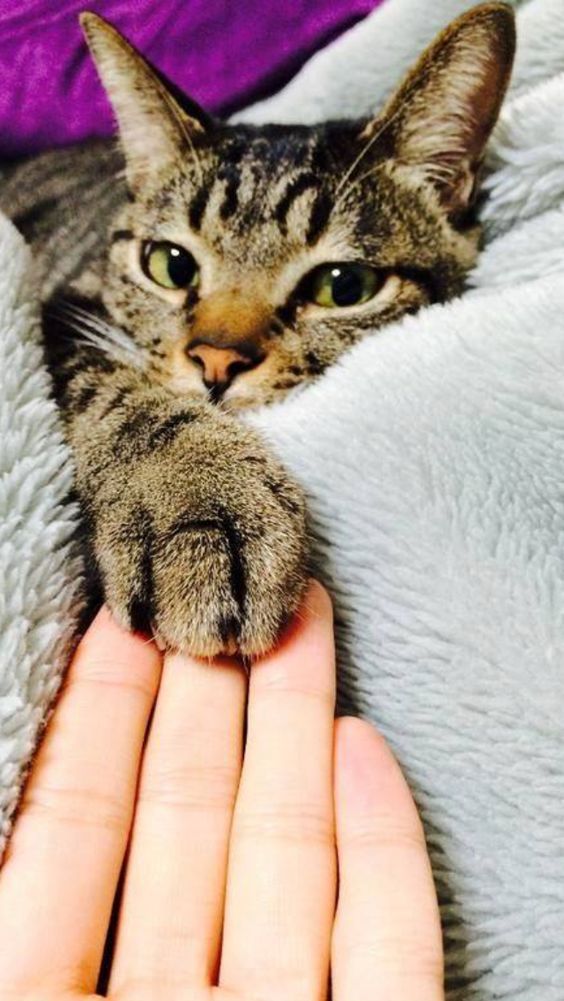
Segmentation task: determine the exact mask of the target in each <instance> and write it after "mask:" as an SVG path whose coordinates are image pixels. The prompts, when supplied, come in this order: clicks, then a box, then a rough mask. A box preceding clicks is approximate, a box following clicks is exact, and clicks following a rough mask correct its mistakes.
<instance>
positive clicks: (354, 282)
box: [301, 263, 387, 309]
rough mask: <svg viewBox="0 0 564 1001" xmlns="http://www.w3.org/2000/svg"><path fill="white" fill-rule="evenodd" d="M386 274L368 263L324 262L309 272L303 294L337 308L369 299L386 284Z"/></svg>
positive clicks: (312, 299) (313, 300)
mask: <svg viewBox="0 0 564 1001" xmlns="http://www.w3.org/2000/svg"><path fill="white" fill-rule="evenodd" d="M386 278H387V274H386V272H385V271H378V270H376V268H371V267H370V265H368V264H356V263H343V264H322V265H320V267H318V268H315V269H314V270H313V271H311V272H310V274H309V275H307V277H306V279H305V282H304V285H303V288H302V290H301V291H302V295H303V298H304V299H307V300H309V301H310V302H315V303H316V304H317V305H318V306H326V307H327V308H330V309H334V308H335V307H340V308H343V307H345V306H359V305H361V303H363V302H368V300H369V299H372V297H373V296H375V295H376V293H377V292H379V291H380V289H381V288H382V287H383V286H384V283H385V281H386Z"/></svg>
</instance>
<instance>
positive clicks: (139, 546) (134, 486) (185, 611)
mask: <svg viewBox="0 0 564 1001" xmlns="http://www.w3.org/2000/svg"><path fill="white" fill-rule="evenodd" d="M181 437H182V440H178V441H176V442H175V443H174V445H173V446H172V447H169V448H165V449H163V451H162V452H161V453H160V454H159V455H158V456H156V457H155V456H153V457H152V459H151V460H150V461H149V460H147V461H145V462H144V463H141V464H140V465H139V466H138V467H137V468H136V470H135V473H134V474H133V476H132V477H131V478H130V480H129V482H127V483H126V482H122V483H119V482H115V483H113V484H111V483H109V484H108V486H107V489H106V491H105V494H106V496H105V499H104V500H102V498H101V499H100V502H99V504H98V507H99V513H98V516H97V519H96V521H97V525H96V537H95V554H96V559H97V563H98V566H99V568H100V571H101V577H102V581H103V587H104V592H105V598H106V601H107V603H108V604H109V606H110V607H111V609H112V611H113V613H114V615H115V616H116V618H117V619H118V620H119V621H120V622H122V623H123V624H124V625H126V626H128V627H129V628H132V629H136V630H142V631H145V632H152V633H153V635H154V636H155V638H156V640H157V642H158V643H159V644H160V645H161V646H163V647H165V648H167V649H172V650H181V651H183V652H186V653H190V654H193V655H195V656H201V657H202V656H203V657H212V656H215V655H217V654H220V653H228V654H233V653H235V652H240V653H242V654H244V655H246V656H256V655H259V654H261V653H264V652H266V651H267V650H268V649H270V648H271V647H272V646H273V645H274V643H275V642H276V639H277V637H278V634H279V632H280V630H281V628H282V627H283V625H284V624H285V622H286V621H287V620H288V618H289V617H290V616H291V615H292V613H293V612H294V611H295V609H296V608H297V606H298V604H299V602H300V599H301V597H302V594H303V592H304V589H305V585H306V577H307V573H306V569H307V544H306V516H305V503H304V499H303V495H302V493H301V491H300V489H299V488H298V487H297V486H296V485H295V484H294V483H293V482H292V481H291V480H290V478H289V477H288V475H287V473H286V472H285V470H284V469H283V467H282V466H281V465H280V464H279V463H278V462H276V461H275V460H274V459H273V458H272V457H271V456H270V455H269V454H268V453H267V451H266V449H265V448H264V446H263V445H262V443H261V442H260V440H259V439H258V438H257V437H256V435H255V434H254V433H252V432H250V431H249V430H248V429H246V428H244V427H242V426H239V425H235V424H234V422H233V423H228V422H226V424H225V426H223V427H221V428H220V429H219V431H218V429H217V427H215V428H213V427H212V428H204V429H201V430H200V431H199V432H198V434H195V433H194V432H193V431H192V430H190V431H189V433H188V434H186V435H184V436H181Z"/></svg>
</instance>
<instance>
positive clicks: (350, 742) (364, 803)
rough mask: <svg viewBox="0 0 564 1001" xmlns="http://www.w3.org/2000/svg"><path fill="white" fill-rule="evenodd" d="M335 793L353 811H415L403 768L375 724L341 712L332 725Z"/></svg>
mask: <svg viewBox="0 0 564 1001" xmlns="http://www.w3.org/2000/svg"><path fill="white" fill-rule="evenodd" d="M335 788H336V796H337V798H338V799H340V800H342V801H343V803H344V804H345V806H346V808H347V809H352V810H354V811H355V812H359V811H363V812H364V811H367V812H370V811H372V810H374V809H378V810H386V811H387V810H390V811H392V812H397V811H400V812H401V813H402V814H404V815H405V813H406V812H407V813H409V814H410V815H411V814H413V815H415V814H416V808H415V804H414V802H413V798H412V795H411V792H410V790H409V787H408V785H407V782H406V780H405V777H404V775H403V772H402V770H401V768H400V766H399V764H398V762H397V760H396V758H395V756H394V754H393V753H392V751H391V749H390V747H389V746H388V744H387V742H386V740H385V739H384V737H383V736H382V734H381V733H379V732H378V730H377V729H376V727H375V726H373V725H372V724H371V723H369V722H368V721H367V720H363V719H360V718H358V717H355V716H344V717H341V718H340V719H338V720H337V721H336V726H335Z"/></svg>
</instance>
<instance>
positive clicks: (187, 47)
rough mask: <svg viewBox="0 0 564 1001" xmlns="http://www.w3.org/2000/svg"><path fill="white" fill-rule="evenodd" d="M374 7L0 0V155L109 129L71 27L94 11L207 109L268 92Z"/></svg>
mask: <svg viewBox="0 0 564 1001" xmlns="http://www.w3.org/2000/svg"><path fill="white" fill-rule="evenodd" d="M379 2H380V0H293V2H291V3H287V2H286V3H281V2H278V3H276V2H272V3H264V2H263V0H239V2H238V3H237V2H234V0H232V2H229V0H223V2H221V0H168V2H160V3H155V0H98V2H96V0H95V2H93V3H89V2H88V0H83V2H79V0H57V2H56V3H54V2H53V0H20V2H19V3H13V0H0V79H1V80H2V88H1V91H0V157H2V158H4V159H5V158H7V157H16V156H21V155H25V154H28V153H33V152H36V151H39V150H42V149H48V148H50V147H52V146H61V145H65V144H67V143H72V142H77V141H79V140H81V139H86V138H88V137H91V136H103V135H108V134H110V133H111V132H112V131H113V124H112V115H111V111H110V108H109V106H108V103H107V101H106V99H105V97H104V94H103V92H102V89H101V86H100V83H99V82H98V78H97V76H96V73H95V70H94V68H93V65H92V63H91V61H90V59H89V57H88V56H87V52H86V47H85V44H84V42H83V40H82V34H81V32H80V28H79V26H78V20H77V15H78V13H79V12H80V11H81V10H84V9H85V7H88V8H89V9H91V10H95V11H96V12H97V13H99V14H102V15H103V16H104V17H106V18H107V19H108V20H109V21H111V22H112V23H113V24H115V25H116V27H117V28H119V29H120V30H121V31H123V33H124V34H125V35H126V36H127V37H128V38H129V39H130V40H131V41H132V42H133V43H134V44H135V45H136V46H137V47H138V48H139V49H140V50H141V51H142V52H143V53H144V54H146V55H147V57H148V58H149V59H150V60H151V61H152V62H153V63H155V64H156V65H157V66H158V67H159V69H162V70H163V72H164V73H165V74H166V75H167V76H168V77H169V78H170V79H171V80H173V81H174V82H175V83H176V84H178V86H179V87H180V88H181V89H182V90H185V91H186V92H187V93H188V94H189V95H190V96H191V97H193V98H195V100H197V101H199V102H200V103H201V104H202V105H203V106H204V107H205V108H207V109H208V110H209V111H212V112H219V113H223V114H225V113H227V112H230V111H233V110H235V109H237V108H239V107H243V106H244V105H245V104H248V103H249V102H250V101H253V100H256V99H258V98H259V97H261V96H264V95H265V94H267V93H269V92H272V91H274V90H276V89H278V88H279V87H280V86H282V84H284V83H285V82H286V81H287V80H288V79H290V77H291V76H292V75H293V74H294V73H295V72H296V71H297V70H298V69H299V67H300V66H301V65H302V64H303V63H304V62H305V60H306V59H307V58H308V57H309V56H310V55H312V54H313V52H315V51H316V50H317V49H319V48H321V47H322V46H323V45H325V44H326V43H327V42H328V41H330V40H331V39H332V38H334V37H336V36H337V35H338V34H339V33H340V32H342V31H344V30H345V29H346V28H348V27H350V26H351V25H352V24H354V23H355V21H357V20H359V18H361V17H363V16H364V15H366V14H368V13H369V12H370V11H371V10H372V9H373V8H374V7H376V6H377V4H378V3H379Z"/></svg>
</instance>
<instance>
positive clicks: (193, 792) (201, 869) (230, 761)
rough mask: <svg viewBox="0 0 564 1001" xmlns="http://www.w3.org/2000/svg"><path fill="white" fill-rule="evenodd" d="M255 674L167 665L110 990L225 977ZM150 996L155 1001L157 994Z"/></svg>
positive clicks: (226, 663) (224, 666) (173, 659)
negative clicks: (232, 846) (231, 868)
mask: <svg viewBox="0 0 564 1001" xmlns="http://www.w3.org/2000/svg"><path fill="white" fill-rule="evenodd" d="M246 692H247V678H246V674H245V671H244V669H243V668H242V666H241V665H240V664H237V663H236V662H235V661H234V660H233V661H230V660H228V659H227V658H226V659H225V660H223V661H215V662H214V664H213V665H210V664H208V663H205V662H202V661H199V660H195V659H192V658H190V657H182V656H180V655H178V656H169V657H167V658H166V659H165V665H164V670H163V676H162V680H161V687H160V690H159V696H158V699H157V704H156V707H155V713H154V717H153V722H152V724H151V731H150V734H149V739H148V743H147V748H146V751H145V755H144V759H143V767H142V771H141V779H140V785H139V796H138V801H137V808H136V813H135V821H134V826H133V831H132V838H131V848H130V854H129V859H128V865H127V872H126V878H125V886H124V895H123V899H122V905H121V909H120V918H119V925H118V932H117V942H116V950H115V956H114V962H113V966H112V977H111V983H110V989H111V992H112V993H116V994H119V995H120V996H121V994H122V993H123V994H124V995H125V994H126V993H127V992H128V991H130V992H133V990H134V989H135V990H136V991H138V990H139V988H140V987H141V986H142V987H143V989H144V990H147V991H149V992H151V991H152V992H153V993H154V995H155V996H157V995H158V994H159V989H160V990H162V989H163V985H164V984H175V983H180V984H182V985H184V987H185V988H187V987H188V986H190V985H195V984H199V985H200V986H201V985H203V984H208V985H209V984H211V982H212V978H213V977H214V975H215V973H216V972H217V962H218V952H219V944H220V938H221V926H222V919H223V901H224V893H225V881H226V871H227V854H228V845H229V830H230V826H231V817H232V811H233V803H234V800H235V795H236V792H237V786H238V782H239V775H240V770H241V758H242V748H243V726H244V718H245V701H246ZM153 993H151V996H153Z"/></svg>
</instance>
